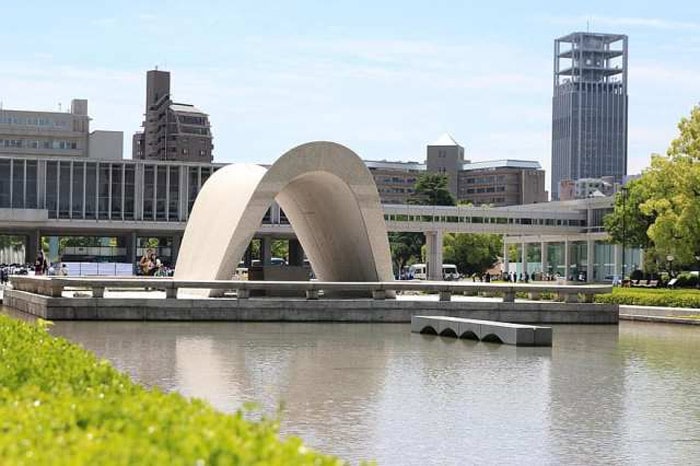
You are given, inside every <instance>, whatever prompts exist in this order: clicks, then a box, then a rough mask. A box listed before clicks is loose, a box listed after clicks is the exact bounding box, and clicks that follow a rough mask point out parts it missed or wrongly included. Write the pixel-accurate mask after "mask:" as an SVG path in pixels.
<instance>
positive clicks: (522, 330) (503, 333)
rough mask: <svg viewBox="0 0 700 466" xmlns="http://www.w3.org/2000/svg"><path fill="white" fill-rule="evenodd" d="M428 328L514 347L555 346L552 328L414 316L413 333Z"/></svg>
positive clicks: (454, 335)
mask: <svg viewBox="0 0 700 466" xmlns="http://www.w3.org/2000/svg"><path fill="white" fill-rule="evenodd" d="M428 328H429V329H431V330H432V331H433V332H435V333H436V334H438V335H441V336H451V337H455V338H470V339H477V340H481V341H499V342H501V343H505V344H507V345H515V346H552V328H551V327H538V326H534V325H522V324H513V323H509V322H495V321H490V320H476V319H462V318H457V317H438V316H413V317H411V332H413V333H424V331H425V330H426V329H428Z"/></svg>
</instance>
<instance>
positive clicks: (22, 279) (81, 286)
mask: <svg viewBox="0 0 700 466" xmlns="http://www.w3.org/2000/svg"><path fill="white" fill-rule="evenodd" d="M10 281H11V283H12V285H13V287H14V289H16V290H20V291H26V292H30V293H35V294H39V295H44V296H51V297H62V296H63V291H64V290H65V289H67V288H69V289H71V290H88V291H90V292H91V293H92V297H93V298H103V297H104V292H105V290H106V289H119V290H120V291H129V290H132V291H136V290H144V289H146V288H150V289H156V290H162V291H165V295H166V298H167V299H175V298H177V294H178V290H187V289H208V290H212V291H213V292H214V293H215V294H220V295H222V294H223V293H224V292H235V293H236V296H237V298H238V299H248V298H249V297H250V295H251V291H253V292H255V291H259V292H270V293H274V292H283V293H299V294H302V293H303V294H304V295H305V296H306V299H319V298H322V294H328V295H330V296H333V297H337V296H339V294H342V293H343V292H350V293H353V296H357V294H364V295H366V296H367V297H369V296H372V298H373V299H387V298H392V297H393V296H395V293H396V292H400V291H418V292H423V293H438V294H439V299H440V300H441V301H450V300H451V296H452V295H453V294H465V293H466V294H478V293H489V294H494V295H500V296H502V297H503V302H507V303H512V302H514V301H515V294H516V293H518V292H522V293H528V295H529V298H530V299H539V298H540V297H541V294H542V293H552V294H554V295H556V296H557V297H558V299H561V300H563V301H564V302H567V303H575V302H579V295H582V297H583V301H584V302H593V297H594V296H595V295H596V294H602V293H611V292H612V286H611V285H556V284H511V283H475V282H425V281H389V282H323V281H316V280H311V281H247V280H173V279H171V278H140V277H139V278H57V277H27V276H12V277H10ZM122 297H123V298H125V297H126V298H128V297H127V296H122ZM76 299H79V298H76Z"/></svg>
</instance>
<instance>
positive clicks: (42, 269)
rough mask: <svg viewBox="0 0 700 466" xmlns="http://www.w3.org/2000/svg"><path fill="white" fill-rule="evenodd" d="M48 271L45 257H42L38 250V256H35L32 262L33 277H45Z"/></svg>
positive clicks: (41, 252)
mask: <svg viewBox="0 0 700 466" xmlns="http://www.w3.org/2000/svg"><path fill="white" fill-rule="evenodd" d="M48 269H49V263H48V262H47V261H46V256H44V251H42V250H39V255H38V256H36V260H35V261H34V275H45V274H46V272H47V271H48Z"/></svg>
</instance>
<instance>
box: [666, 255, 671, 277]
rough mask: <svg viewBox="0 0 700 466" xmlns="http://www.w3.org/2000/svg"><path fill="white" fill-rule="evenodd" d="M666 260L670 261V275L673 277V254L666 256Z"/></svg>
mask: <svg viewBox="0 0 700 466" xmlns="http://www.w3.org/2000/svg"><path fill="white" fill-rule="evenodd" d="M666 261H667V262H668V275H669V277H673V256H672V255H671V254H669V255H668V256H666Z"/></svg>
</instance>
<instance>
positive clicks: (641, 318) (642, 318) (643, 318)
mask: <svg viewBox="0 0 700 466" xmlns="http://www.w3.org/2000/svg"><path fill="white" fill-rule="evenodd" d="M620 320H634V321H638V322H656V323H662V324H683V325H700V319H688V318H684V317H667V316H650V315H635V314H620Z"/></svg>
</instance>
